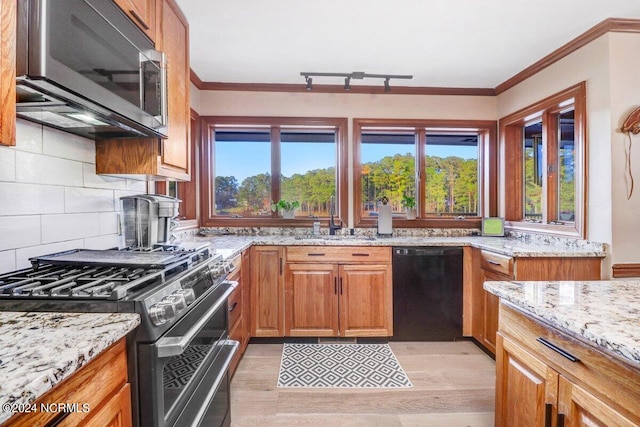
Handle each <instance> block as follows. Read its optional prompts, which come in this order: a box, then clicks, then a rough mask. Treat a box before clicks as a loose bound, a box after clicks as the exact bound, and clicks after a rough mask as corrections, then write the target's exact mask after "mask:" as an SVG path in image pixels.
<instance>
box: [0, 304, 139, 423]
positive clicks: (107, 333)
mask: <svg viewBox="0 0 640 427" xmlns="http://www.w3.org/2000/svg"><path fill="white" fill-rule="evenodd" d="M139 324H140V316H139V315H138V314H134V313H121V314H109V313H36V312H0V405H3V406H2V409H3V410H2V411H0V424H1V423H3V422H4V421H6V420H7V419H9V418H10V417H11V415H12V413H11V412H7V411H5V410H4V409H5V406H4V405H5V404H7V403H14V404H26V403H32V402H34V401H35V400H37V399H38V398H39V397H40V396H42V395H43V394H45V393H46V392H47V391H49V390H50V389H52V388H53V387H54V386H55V385H57V384H58V383H60V382H61V381H63V380H65V379H66V378H68V377H69V376H71V375H72V374H73V373H74V372H75V371H77V370H78V369H80V368H81V367H82V366H84V365H86V364H87V363H88V362H89V361H90V360H92V359H94V358H95V357H96V356H97V355H98V354H100V353H101V352H102V351H103V350H105V349H106V348H107V347H109V346H110V345H111V344H113V343H114V342H116V341H118V340H119V339H120V338H122V337H124V336H125V335H126V334H127V333H129V332H130V331H132V330H133V329H135V328H136V327H137V326H138V325H139Z"/></svg>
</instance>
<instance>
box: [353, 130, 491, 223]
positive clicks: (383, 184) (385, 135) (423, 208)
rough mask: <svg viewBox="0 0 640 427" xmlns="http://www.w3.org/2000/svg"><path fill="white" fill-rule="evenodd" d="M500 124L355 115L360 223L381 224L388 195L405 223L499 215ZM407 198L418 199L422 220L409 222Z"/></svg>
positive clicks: (396, 217)
mask: <svg viewBox="0 0 640 427" xmlns="http://www.w3.org/2000/svg"><path fill="white" fill-rule="evenodd" d="M495 129H496V124H495V122H477V121H471V122H462V121H401V120H394V121H384V120H364V119H356V120H354V131H355V153H354V158H355V161H356V165H355V167H354V173H355V175H354V187H356V192H355V194H356V197H355V199H356V200H355V203H354V205H355V206H356V207H357V208H356V212H355V214H356V215H355V216H356V225H358V226H374V225H375V217H376V216H377V211H378V206H379V204H380V202H381V200H382V198H383V197H384V198H386V199H387V200H388V203H389V204H390V205H391V207H392V211H393V212H394V222H395V223H396V225H398V226H403V227H411V226H415V227H425V226H430V224H432V225H433V226H436V227H460V228H467V227H468V228H471V227H477V226H478V224H479V220H478V217H481V216H483V215H489V214H490V212H495V206H496V204H495V202H493V201H491V202H490V201H489V198H490V197H492V198H495V191H489V190H490V188H491V187H492V186H494V187H495V185H496V178H495V173H494V174H493V175H492V174H491V170H495V168H491V167H489V164H493V165H494V166H495V160H491V159H492V158H493V159H495V150H494V149H491V147H494V146H495ZM405 196H409V197H412V198H414V199H415V200H416V201H417V206H416V207H417V212H418V215H417V216H418V220H417V221H413V220H406V217H405V208H404V207H403V203H402V202H403V198H404V197H405ZM485 199H486V203H482V201H483V200H485ZM463 218H469V219H471V218H473V219H475V221H466V222H461V221H460V219H463Z"/></svg>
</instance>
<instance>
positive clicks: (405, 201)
mask: <svg viewBox="0 0 640 427" xmlns="http://www.w3.org/2000/svg"><path fill="white" fill-rule="evenodd" d="M402 206H404V207H405V208H407V209H413V208H415V207H416V198H415V197H412V196H407V195H406V194H405V195H404V196H402Z"/></svg>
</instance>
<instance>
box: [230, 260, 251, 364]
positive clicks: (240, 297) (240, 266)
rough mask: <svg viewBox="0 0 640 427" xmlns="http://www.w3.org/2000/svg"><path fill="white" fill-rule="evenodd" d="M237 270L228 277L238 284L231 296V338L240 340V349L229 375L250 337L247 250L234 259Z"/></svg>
mask: <svg viewBox="0 0 640 427" xmlns="http://www.w3.org/2000/svg"><path fill="white" fill-rule="evenodd" d="M233 263H234V265H235V266H236V270H235V271H234V272H233V273H232V274H231V275H230V276H229V277H228V280H235V281H237V282H238V286H237V287H236V289H235V290H234V291H233V293H232V294H231V295H230V296H229V304H228V305H229V338H230V339H232V340H235V341H238V343H240V345H239V346H238V351H236V354H235V355H234V356H233V360H232V361H231V366H230V367H229V375H230V376H233V374H234V372H235V370H236V368H237V367H238V363H239V362H240V359H241V358H242V355H243V354H244V352H245V350H246V349H247V345H248V344H249V337H250V326H251V323H250V310H249V284H250V276H249V272H250V271H249V254H248V251H245V252H244V253H243V254H242V255H239V256H238V257H237V258H235V259H234V260H233Z"/></svg>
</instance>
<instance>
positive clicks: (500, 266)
mask: <svg viewBox="0 0 640 427" xmlns="http://www.w3.org/2000/svg"><path fill="white" fill-rule="evenodd" d="M513 264H514V263H513V258H512V257H509V256H504V255H498V254H495V253H493V252H487V251H481V252H480V265H481V266H482V269H483V270H487V271H493V272H496V273H499V274H504V275H507V276H511V278H514V277H513V275H514V273H513Z"/></svg>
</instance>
